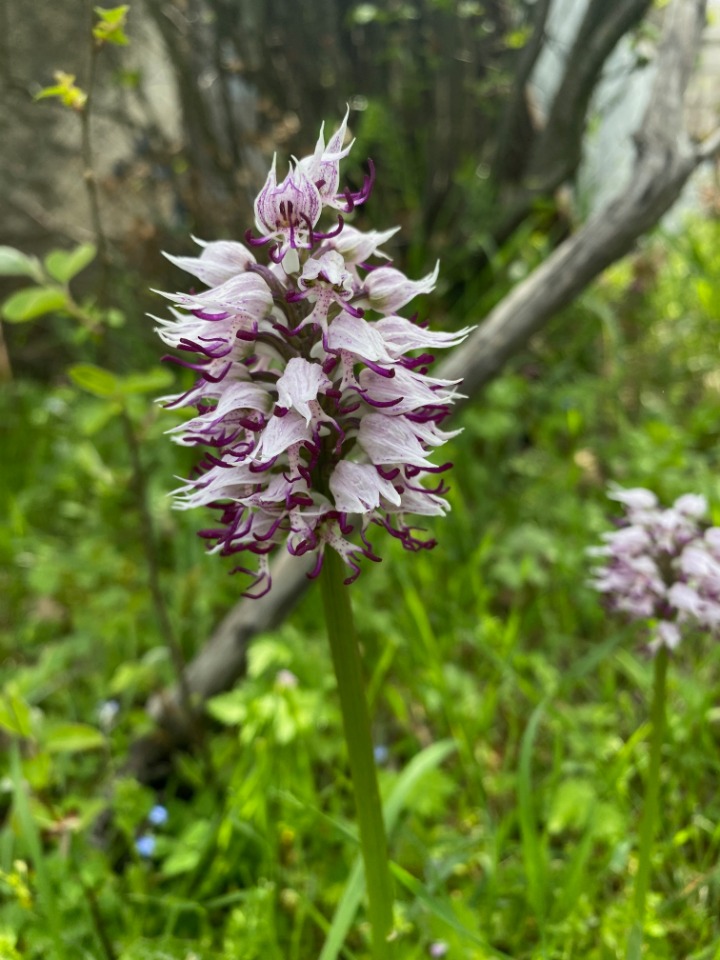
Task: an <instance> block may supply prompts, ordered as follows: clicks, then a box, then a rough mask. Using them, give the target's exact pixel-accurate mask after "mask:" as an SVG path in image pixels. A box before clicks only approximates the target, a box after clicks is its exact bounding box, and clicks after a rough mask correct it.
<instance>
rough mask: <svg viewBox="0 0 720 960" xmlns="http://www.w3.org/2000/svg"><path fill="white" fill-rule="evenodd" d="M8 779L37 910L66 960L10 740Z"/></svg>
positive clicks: (58, 953) (37, 835)
mask: <svg viewBox="0 0 720 960" xmlns="http://www.w3.org/2000/svg"><path fill="white" fill-rule="evenodd" d="M10 775H11V777H12V782H13V798H14V806H15V811H16V813H17V817H18V822H19V824H20V831H21V834H22V838H23V840H24V841H25V844H26V846H27V848H28V850H29V852H30V856H31V858H32V862H33V866H34V868H35V880H36V883H37V888H38V894H39V899H40V906H41V909H42V912H43V914H44V915H45V919H46V920H47V924H48V929H49V931H50V936H51V937H52V940H53V944H54V946H55V951H56V956H57V957H58V960H63V958H64V957H65V956H66V954H65V945H64V942H63V938H62V935H61V923H60V917H59V916H58V913H57V910H56V901H55V897H54V895H53V887H52V881H51V879H50V874H49V872H48V869H47V862H46V860H45V856H44V854H43V849H42V843H41V842H40V833H39V831H38V829H37V826H36V824H35V821H34V820H33V815H32V811H31V810H30V803H29V801H28V797H27V793H26V791H25V780H24V778H23V774H22V765H21V763H20V748H19V747H18V744H17V741H16V740H13V742H12V746H11V748H10Z"/></svg>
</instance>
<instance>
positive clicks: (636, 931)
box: [626, 647, 668, 960]
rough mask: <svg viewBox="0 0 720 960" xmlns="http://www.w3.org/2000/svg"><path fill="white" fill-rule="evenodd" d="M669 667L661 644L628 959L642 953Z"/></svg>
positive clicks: (654, 691) (654, 689) (630, 959)
mask: <svg viewBox="0 0 720 960" xmlns="http://www.w3.org/2000/svg"><path fill="white" fill-rule="evenodd" d="M667 668H668V651H667V648H666V647H660V649H659V650H658V652H657V655H656V656H655V678H654V683H653V700H652V706H651V713H650V722H651V724H652V731H651V740H650V769H649V771H648V778H647V783H646V785H645V800H644V804H643V821H642V827H641V830H640V854H639V859H638V871H637V876H636V878H635V898H634V913H635V917H634V921H633V926H632V929H631V931H630V936H629V938H628V949H627V954H626V956H627V960H639V958H640V956H641V955H642V945H643V928H644V924H645V906H646V901H647V894H648V889H649V886H650V861H651V858H652V848H653V840H654V839H655V825H656V822H657V815H658V800H659V797H660V755H661V752H662V745H663V739H664V736H665V697H666V686H667V685H666V681H667Z"/></svg>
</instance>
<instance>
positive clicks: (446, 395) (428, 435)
mask: <svg viewBox="0 0 720 960" xmlns="http://www.w3.org/2000/svg"><path fill="white" fill-rule="evenodd" d="M346 126H347V114H346V116H345V119H344V120H343V123H342V124H341V126H340V128H339V129H338V130H337V132H336V133H335V134H334V135H333V136H332V137H331V139H330V141H329V142H328V143H327V144H325V140H324V137H323V131H322V130H321V131H320V138H319V140H318V142H317V145H316V148H315V152H314V153H313V155H312V156H310V157H306V158H304V159H302V160H299V161H295V162H294V163H292V164H291V165H290V170H289V172H288V175H287V176H286V177H285V179H284V180H283V181H282V182H281V183H278V182H277V176H276V164H275V161H273V165H272V169H271V170H270V173H269V175H268V178H267V181H266V183H265V186H264V187H263V189H262V190H261V191H260V194H259V195H258V197H257V199H256V201H255V226H256V234H254V235H253V234H252V233H250V232H249V233H248V235H247V241H248V245H249V247H250V248H252V249H249V248H248V247H246V246H243V245H242V244H240V243H235V242H229V241H219V242H214V243H207V244H205V243H200V246H201V247H202V250H201V252H200V255H199V257H170V259H171V260H172V262H173V263H175V264H176V265H177V266H179V267H181V268H182V269H183V270H186V271H187V272H189V273H191V274H192V275H193V276H195V277H197V278H198V279H199V280H200V281H201V282H202V283H203V284H205V285H206V286H207V287H208V289H206V290H204V291H202V292H190V293H177V294H174V293H171V294H164V295H165V296H166V297H168V299H170V300H171V301H172V303H173V305H174V306H173V308H172V309H171V313H172V319H169V320H163V319H160V320H159V321H158V322H159V327H158V332H159V335H160V336H161V338H162V339H163V340H164V342H165V343H166V344H168V346H170V347H173V348H175V349H176V350H179V351H183V352H184V353H185V354H188V355H189V359H188V360H186V361H182V360H178V362H180V363H183V365H185V366H187V367H190V368H191V369H193V370H195V371H196V372H197V373H198V375H199V377H198V379H197V380H196V382H195V383H194V385H193V386H192V387H191V388H190V389H189V390H188V391H187V392H186V393H183V394H181V395H179V396H174V397H168V398H164V400H165V401H166V402H167V405H168V406H172V407H179V406H192V407H194V408H195V415H194V416H193V417H192V418H191V419H190V420H189V421H187V422H186V423H183V424H182V425H181V426H179V427H176V428H174V429H173V430H171V431H170V433H171V434H172V435H173V438H174V439H175V440H176V441H177V442H178V443H180V444H184V445H188V446H189V445H192V446H195V445H202V446H204V447H206V448H209V452H207V453H206V454H205V456H204V459H203V461H202V462H201V464H200V466H199V470H198V476H197V477H194V478H192V479H189V480H188V481H187V482H186V483H185V484H184V485H183V486H182V487H181V488H180V489H179V490H177V491H176V505H177V506H178V507H180V508H190V507H198V506H207V507H213V508H215V509H216V510H217V511H218V514H219V520H218V522H217V524H216V525H214V526H213V527H212V528H210V529H208V530H204V531H202V533H201V536H203V537H205V538H207V539H208V540H209V541H211V543H212V544H213V547H212V549H213V550H214V551H216V552H218V553H221V554H224V555H228V554H235V553H239V552H248V553H250V554H253V555H254V556H255V557H256V560H257V566H256V568H255V569H252V570H251V569H248V568H247V567H244V566H242V567H237V568H236V569H238V570H242V571H243V572H245V573H250V574H252V575H253V577H254V582H253V584H252V587H251V589H253V588H254V589H255V593H251V594H248V595H250V596H261V595H262V594H263V593H265V592H266V591H267V590H268V589H270V585H271V584H270V574H269V567H268V554H269V553H270V552H271V551H272V549H273V548H274V547H275V546H276V545H278V544H281V543H285V544H286V546H287V549H288V550H289V551H290V553H292V554H294V555H303V554H307V553H315V554H316V558H317V559H316V563H315V567H314V570H313V573H312V575H316V574H317V573H318V572H319V570H320V567H321V565H322V558H323V552H324V550H325V548H326V547H327V546H330V547H332V548H333V549H335V550H336V551H337V552H338V553H339V554H340V556H341V557H342V559H343V560H344V561H345V563H346V564H347V565H348V567H349V568H350V576H349V577H348V580H347V581H346V582H350V581H352V580H353V579H355V577H356V576H357V575H358V573H359V566H358V561H359V559H360V558H361V557H363V556H364V557H366V558H368V559H370V560H377V559H379V558H378V557H376V556H375V554H374V552H373V549H372V547H371V545H370V543H369V541H368V539H367V534H368V525H369V524H370V523H373V524H377V525H379V526H381V527H384V528H385V529H386V530H388V531H389V532H390V533H391V534H392V535H393V536H395V537H397V538H399V539H400V541H401V542H402V544H403V546H404V547H405V548H407V549H409V550H417V549H420V548H421V547H429V546H432V545H433V542H432V541H429V540H423V539H421V538H420V537H419V536H418V535H417V533H418V528H416V527H414V526H412V525H411V517H412V516H413V515H421V516H433V515H441V514H444V513H445V512H446V510H447V509H448V503H447V501H446V500H445V499H444V497H443V494H444V493H445V492H446V488H445V487H444V485H443V483H442V481H440V482H439V483H436V484H435V485H431V486H429V487H427V486H424V485H423V483H422V482H421V478H422V477H423V475H425V474H438V473H441V472H443V471H444V470H445V469H447V467H449V466H450V465H449V464H442V465H440V466H435V465H433V463H432V462H431V460H430V459H429V455H430V454H431V452H432V451H433V450H434V448H436V447H439V446H441V445H442V444H443V443H445V441H446V440H448V439H450V438H451V437H453V436H455V435H456V433H458V432H459V431H450V432H448V431H444V430H442V429H441V428H440V424H441V422H442V421H443V420H444V418H445V417H446V416H447V414H448V412H449V407H450V404H452V402H453V400H454V399H455V398H456V397H457V381H449V380H440V379H437V378H433V377H430V376H428V372H427V370H428V365H429V364H430V363H431V362H432V360H433V357H432V355H431V354H430V353H428V352H427V351H429V350H434V349H436V348H446V347H453V346H455V345H456V344H459V343H460V342H461V341H462V340H464V339H465V337H466V336H467V334H468V333H469V329H464V330H460V331H458V332H456V333H441V332H432V331H430V330H428V329H426V328H425V325H424V324H421V323H418V322H417V320H416V319H415V318H414V317H412V318H406V317H402V316H399V315H398V311H399V310H402V308H403V307H405V306H406V305H407V304H408V303H409V302H410V301H411V300H412V299H413V298H414V297H415V296H417V295H418V294H423V293H428V292H430V291H431V290H432V289H433V288H434V286H435V281H436V279H437V267H436V269H435V271H434V272H433V273H431V274H429V275H428V276H426V277H424V278H423V279H422V280H419V281H412V280H409V279H408V278H407V277H405V276H404V275H403V274H402V273H401V272H400V271H399V270H396V269H394V268H393V267H392V266H391V265H389V264H388V263H387V262H385V263H383V261H387V256H386V254H385V253H384V252H383V251H382V249H381V247H382V245H383V244H385V243H386V242H387V241H388V240H389V239H390V238H391V237H392V236H393V234H394V233H395V232H396V230H387V231H384V232H377V231H370V232H365V233H363V232H361V231H359V230H357V229H355V228H354V227H352V226H349V225H347V224H346V223H345V218H344V215H347V214H349V213H351V212H352V211H353V209H354V208H355V207H356V206H357V205H358V204H360V203H363V202H364V201H365V200H366V199H367V197H368V196H369V193H370V189H371V187H372V176H373V173H374V172H373V171H372V167H371V175H370V176H369V177H367V178H366V180H365V183H364V184H363V187H362V188H361V189H360V190H358V191H356V192H352V191H350V190H345V191H344V192H340V191H339V180H340V172H339V165H340V160H341V159H342V158H343V157H345V156H346V154H347V153H348V151H349V150H350V147H351V146H352V144H350V145H349V146H347V147H345V146H344V141H345V137H346ZM326 208H329V209H330V210H331V211H332V216H333V218H334V219H335V224H334V225H333V226H332V227H331V228H330V229H328V230H322V229H321V228H320V219H321V216H322V213H323V211H324V210H325V209H326ZM338 211H339V213H338ZM198 242H200V241H198ZM262 247H266V249H267V252H268V259H269V263H267V264H265V265H263V264H261V263H258V262H257V260H256V257H255V254H254V252H253V249H258V248H262ZM373 258H378V259H379V260H380V263H378V264H371V263H370V262H369V261H371V260H372V259H373ZM156 319H157V318H156ZM171 359H176V358H171Z"/></svg>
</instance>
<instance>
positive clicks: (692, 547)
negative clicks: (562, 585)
mask: <svg viewBox="0 0 720 960" xmlns="http://www.w3.org/2000/svg"><path fill="white" fill-rule="evenodd" d="M608 496H609V497H611V498H612V499H613V500H617V501H619V502H620V503H621V504H622V506H623V509H624V511H625V515H624V517H622V518H621V520H620V521H619V524H618V526H617V529H616V530H613V531H612V532H609V533H605V534H603V541H604V542H603V544H602V545H601V546H595V547H590V548H589V549H588V554H589V555H590V556H592V557H593V558H596V560H597V565H596V566H595V567H594V569H593V571H592V573H593V575H592V579H591V580H590V585H591V586H592V587H594V588H595V589H596V590H597V591H599V592H600V593H601V594H603V596H604V597H605V598H606V600H607V603H608V606H609V607H610V609H612V610H616V611H618V612H620V613H622V614H624V615H625V616H626V617H628V618H629V619H630V620H634V621H639V622H641V623H643V624H645V625H646V627H647V628H648V630H649V634H650V641H649V644H648V646H649V649H650V651H651V652H653V653H654V652H657V650H659V649H660V648H661V647H667V648H668V649H669V650H674V649H675V648H676V647H677V646H678V645H679V643H680V641H681V639H682V638H683V637H684V636H686V635H687V634H688V633H689V632H690V631H697V630H703V631H706V632H710V633H717V632H718V631H719V630H720V528H718V527H711V526H709V525H708V524H707V522H705V520H704V518H705V516H706V514H707V509H708V507H707V501H706V500H705V498H704V497H702V496H699V495H698V494H694V493H687V494H684V495H683V496H681V497H679V498H678V499H677V500H676V501H675V502H674V504H673V505H672V506H671V507H668V508H666V509H663V508H662V507H661V506H660V504H659V501H658V498H657V496H656V495H655V494H654V493H653V492H652V491H650V490H645V489H644V488H642V487H635V488H632V489H623V488H622V487H615V488H613V489H611V490H610V491H609V493H608Z"/></svg>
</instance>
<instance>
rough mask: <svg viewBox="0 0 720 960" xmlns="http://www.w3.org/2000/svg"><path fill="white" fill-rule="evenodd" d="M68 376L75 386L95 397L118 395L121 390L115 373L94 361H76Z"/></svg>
mask: <svg viewBox="0 0 720 960" xmlns="http://www.w3.org/2000/svg"><path fill="white" fill-rule="evenodd" d="M68 376H69V377H70V379H71V380H72V382H73V383H74V384H75V386H77V387H80V389H81V390H86V391H87V392H88V393H91V394H92V395H93V396H94V397H102V398H103V399H105V398H107V397H116V396H117V394H118V392H119V381H118V378H117V377H116V376H115V374H114V373H111V372H110V371H109V370H103V368H102V367H96V366H95V364H94V363H76V364H75V365H74V366H72V367H70V369H69V370H68Z"/></svg>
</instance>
